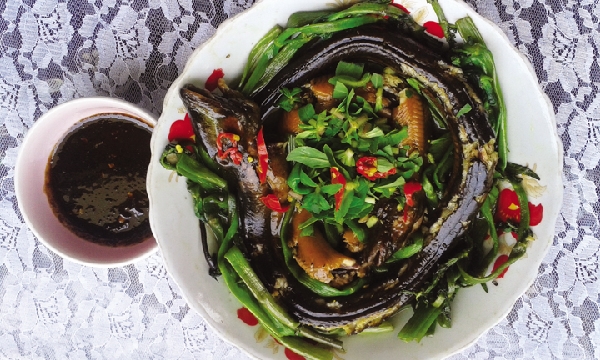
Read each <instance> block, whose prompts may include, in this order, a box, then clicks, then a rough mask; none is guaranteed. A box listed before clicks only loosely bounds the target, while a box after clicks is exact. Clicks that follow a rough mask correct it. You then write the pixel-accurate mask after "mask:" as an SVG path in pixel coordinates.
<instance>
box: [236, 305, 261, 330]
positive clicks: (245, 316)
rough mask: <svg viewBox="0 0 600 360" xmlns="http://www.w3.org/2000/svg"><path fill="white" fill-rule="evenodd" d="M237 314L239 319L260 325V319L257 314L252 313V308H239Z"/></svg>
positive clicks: (248, 323) (253, 324)
mask: <svg viewBox="0 0 600 360" xmlns="http://www.w3.org/2000/svg"><path fill="white" fill-rule="evenodd" d="M237 316H238V319H240V320H242V321H243V322H244V323H245V324H247V325H250V326H256V325H258V319H257V318H256V316H254V314H252V313H251V312H250V310H248V309H246V308H245V307H243V308H239V309H238V311H237Z"/></svg>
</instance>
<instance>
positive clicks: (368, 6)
mask: <svg viewBox="0 0 600 360" xmlns="http://www.w3.org/2000/svg"><path fill="white" fill-rule="evenodd" d="M357 15H359V16H360V15H379V16H381V17H384V16H396V17H400V16H406V15H407V14H406V13H405V12H404V11H402V10H400V9H398V8H397V7H395V6H390V5H388V4H376V3H368V2H364V3H358V4H355V5H353V6H351V7H349V8H347V9H345V10H342V11H338V12H336V13H335V14H332V15H330V16H329V17H328V18H327V21H335V20H339V19H343V18H348V17H353V16H357Z"/></svg>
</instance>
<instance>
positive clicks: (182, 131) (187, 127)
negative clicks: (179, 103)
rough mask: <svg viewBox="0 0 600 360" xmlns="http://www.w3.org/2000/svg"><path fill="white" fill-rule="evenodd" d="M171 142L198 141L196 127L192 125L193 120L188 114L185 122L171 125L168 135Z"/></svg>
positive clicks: (181, 121) (184, 118)
mask: <svg viewBox="0 0 600 360" xmlns="http://www.w3.org/2000/svg"><path fill="white" fill-rule="evenodd" d="M168 139H169V142H172V141H184V140H192V141H194V140H195V139H196V135H195V134H194V126H193V125H192V119H191V118H190V116H189V115H188V114H187V113H186V114H185V116H184V117H183V120H177V121H175V122H173V124H171V127H170V128H169V135H168Z"/></svg>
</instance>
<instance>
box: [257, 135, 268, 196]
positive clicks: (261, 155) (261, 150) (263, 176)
mask: <svg viewBox="0 0 600 360" xmlns="http://www.w3.org/2000/svg"><path fill="white" fill-rule="evenodd" d="M256 143H257V145H258V168H257V169H258V179H259V180H260V183H261V184H264V183H265V181H267V170H268V168H269V153H268V151H267V145H266V144H265V138H264V136H263V128H262V127H261V128H260V130H259V131H258V137H257V139H256Z"/></svg>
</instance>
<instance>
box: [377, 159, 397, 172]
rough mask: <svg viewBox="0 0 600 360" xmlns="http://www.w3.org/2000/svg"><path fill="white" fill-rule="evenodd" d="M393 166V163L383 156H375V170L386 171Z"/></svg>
mask: <svg viewBox="0 0 600 360" xmlns="http://www.w3.org/2000/svg"><path fill="white" fill-rule="evenodd" d="M393 168H394V164H392V163H391V162H389V161H388V160H387V159H384V158H380V157H378V158H377V171H379V172H381V173H386V172H388V171H390V170H392V169H393Z"/></svg>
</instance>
